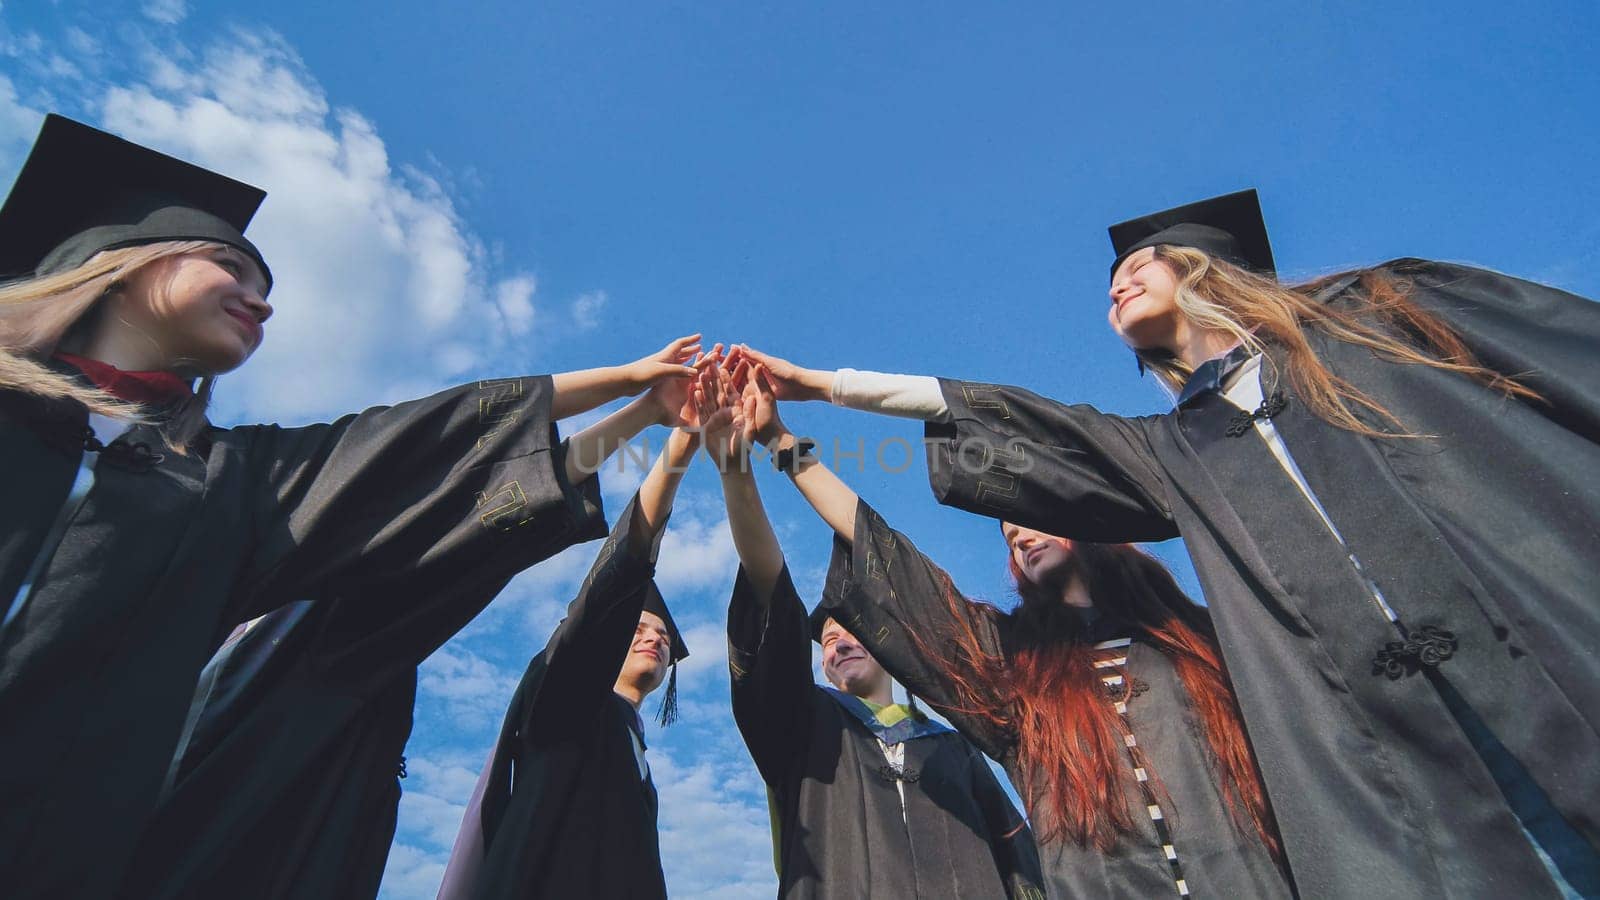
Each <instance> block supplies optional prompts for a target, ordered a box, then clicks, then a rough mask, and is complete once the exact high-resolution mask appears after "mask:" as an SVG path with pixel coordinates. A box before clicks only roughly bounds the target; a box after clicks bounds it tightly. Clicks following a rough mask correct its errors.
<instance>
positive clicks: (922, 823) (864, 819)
mask: <svg viewBox="0 0 1600 900" xmlns="http://www.w3.org/2000/svg"><path fill="white" fill-rule="evenodd" d="M724 380H725V381H726V379H724ZM722 388H723V392H724V394H725V396H723V397H720V398H719V399H720V400H722V401H723V402H724V403H725V404H727V406H726V407H725V408H724V410H723V411H722V412H720V413H713V411H712V410H711V408H710V402H709V400H708V404H707V406H703V407H702V408H701V410H700V418H701V421H702V422H707V423H708V424H707V428H706V441H707V444H708V447H709V448H710V449H711V455H712V458H713V459H714V460H716V461H717V463H718V468H719V469H720V471H721V472H722V490H723V495H724V498H725V500H726V502H727V507H728V522H729V525H730V527H731V529H732V531H733V540H734V546H735V547H736V548H737V549H738V552H739V558H740V568H739V574H738V576H737V579H736V581H735V583H734V588H733V598H732V600H731V601H730V602H729V605H728V669H729V672H730V674H731V678H732V684H733V714H734V719H735V721H736V722H737V723H738V725H739V732H740V734H741V735H743V737H744V741H745V745H746V746H747V747H748V748H749V749H750V755H751V757H752V758H753V759H754V760H755V763H756V768H757V769H758V770H760V772H761V777H762V780H763V781H765V782H766V784H767V791H768V803H769V804H770V805H771V807H772V809H771V812H772V821H773V836H772V837H773V855H774V862H775V864H776V866H777V870H778V896H779V897H782V898H828V897H833V898H841V900H842V898H871V897H879V898H891V897H892V898H963V900H967V898H970V900H977V898H1006V897H1011V898H1042V897H1043V896H1044V893H1043V879H1042V878H1041V875H1040V871H1039V859H1038V855H1037V851H1036V850H1035V848H1034V843H1033V835H1032V834H1031V833H1030V832H1029V830H1028V827H1027V824H1026V823H1025V822H1024V821H1023V819H1022V817H1021V816H1020V815H1019V814H1018V813H1017V811H1016V809H1015V807H1013V806H1012V804H1011V799H1010V798H1009V797H1007V796H1006V793H1005V791H1004V789H1002V788H1001V786H1000V784H999V782H998V781H997V780H996V779H995V776H994V773H993V772H992V771H991V770H990V768H989V765H988V763H987V762H986V761H985V760H984V759H983V756H982V754H980V753H979V752H978V751H977V750H976V749H975V748H974V747H973V746H972V744H970V743H968V742H967V740H966V739H965V738H963V737H961V735H959V734H957V733H956V732H955V731H953V730H951V729H950V728H948V727H946V726H944V725H942V724H939V723H937V722H934V721H932V720H930V719H928V718H927V717H926V716H925V715H923V714H922V713H921V711H919V710H917V709H916V708H915V706H914V705H910V706H908V705H904V704H895V703H893V702H892V700H893V698H892V696H891V693H890V690H891V686H892V682H891V681H890V679H889V674H888V673H887V672H886V671H884V669H883V667H882V666H880V665H879V664H878V663H877V661H876V660H874V659H873V658H872V655H871V654H870V653H868V652H867V650H866V648H865V646H864V642H863V641H862V640H861V639H858V637H857V635H856V634H852V633H851V632H850V631H848V630H846V629H845V628H843V627H842V626H841V625H840V624H839V623H838V622H837V621H834V620H833V619H832V618H830V617H829V615H828V613H827V612H826V611H824V610H822V609H821V608H820V607H819V609H818V612H817V614H816V615H814V616H812V617H811V618H810V620H809V621H808V618H807V616H806V610H805V606H804V604H803V603H802V602H801V600H800V597H799V595H798V594H797V593H796V592H795V588H794V583H793V581H791V580H790V577H789V570H788V566H787V565H786V564H785V562H784V557H783V551H782V549H781V548H780V547H779V546H778V540H777V536H776V535H775V534H774V533H773V531H772V526H771V523H770V522H769V521H768V520H767V517H766V512H765V510H764V509H763V508H762V505H761V497H760V494H759V493H758V491H757V489H756V483H755V478H754V477H753V475H752V474H751V471H750V466H749V463H750V458H749V452H748V444H747V437H746V435H745V433H744V431H743V420H742V418H741V419H740V420H739V421H735V420H734V415H733V407H732V405H733V404H735V403H737V402H738V396H737V392H736V391H735V390H734V389H733V388H732V387H731V384H724V385H723V386H722ZM696 392H697V393H701V388H699V387H697V388H696ZM753 433H754V432H753V431H752V432H751V435H753ZM787 462H788V463H792V462H793V460H792V459H790V460H787ZM812 640H815V641H817V642H818V643H819V644H821V646H822V648H823V650H822V660H823V663H822V665H823V674H824V675H825V676H827V677H828V679H829V680H830V681H831V682H832V684H833V687H823V686H820V685H817V684H815V683H813V682H812V680H811V641H812Z"/></svg>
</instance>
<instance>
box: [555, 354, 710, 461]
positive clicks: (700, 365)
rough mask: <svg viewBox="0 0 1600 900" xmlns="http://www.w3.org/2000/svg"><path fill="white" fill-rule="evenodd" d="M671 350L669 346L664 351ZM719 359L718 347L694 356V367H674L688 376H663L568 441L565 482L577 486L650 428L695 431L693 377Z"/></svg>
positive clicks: (696, 423) (691, 452)
mask: <svg viewBox="0 0 1600 900" xmlns="http://www.w3.org/2000/svg"><path fill="white" fill-rule="evenodd" d="M680 340H684V339H681V338H680ZM671 349H672V348H671V346H669V347H668V348H667V351H663V352H668V351H670V350H671ZM721 358H722V345H721V344H718V345H716V346H715V347H713V348H711V352H710V353H706V354H703V355H697V356H696V357H695V359H694V363H693V365H690V366H688V367H682V366H678V367H676V368H681V369H683V371H685V372H687V373H689V374H688V377H679V376H678V375H676V374H670V375H667V376H664V377H662V378H661V379H660V380H659V381H657V382H656V383H655V385H654V386H653V387H651V388H650V390H649V391H647V392H645V394H644V396H642V397H640V398H638V399H637V400H634V401H633V402H632V403H629V404H628V405H627V406H624V407H623V408H622V409H619V410H617V411H616V412H614V413H612V414H611V415H609V416H606V417H605V418H604V419H601V420H600V421H598V422H596V423H594V424H593V425H590V426H589V427H588V428H585V429H583V430H582V431H580V432H578V433H577V434H575V435H573V436H572V437H571V438H569V439H568V440H567V457H566V466H567V478H568V480H570V481H572V482H573V483H574V484H576V483H578V482H580V481H582V480H583V479H585V478H588V477H589V476H590V475H593V474H594V473H596V472H599V471H600V470H601V469H602V468H604V467H605V464H606V460H608V459H610V458H611V455H612V454H614V453H616V452H617V450H619V449H620V448H622V447H623V446H624V445H626V444H627V443H628V441H631V440H633V438H634V437H635V436H636V435H638V433H639V432H641V431H643V430H644V429H646V428H648V427H650V426H651V425H666V426H669V427H679V426H688V427H689V428H691V429H696V430H697V429H698V427H699V422H698V420H697V419H696V414H695V407H694V401H693V398H691V397H690V395H689V391H690V389H691V388H692V387H693V386H694V381H695V377H696V376H698V375H699V373H701V372H703V371H705V370H706V369H707V368H709V367H712V366H715V365H716V364H717V363H718V362H719V361H720V360H721ZM558 377H559V376H558ZM687 437H691V438H692V437H694V436H692V435H691V436H687ZM693 452H694V451H693V448H690V455H691V456H692V455H693ZM680 474H681V473H680Z"/></svg>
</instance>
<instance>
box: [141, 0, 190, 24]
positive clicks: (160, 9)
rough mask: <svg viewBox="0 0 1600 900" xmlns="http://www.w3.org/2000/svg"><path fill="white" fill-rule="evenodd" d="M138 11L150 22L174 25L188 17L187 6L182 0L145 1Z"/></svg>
mask: <svg viewBox="0 0 1600 900" xmlns="http://www.w3.org/2000/svg"><path fill="white" fill-rule="evenodd" d="M140 11H141V12H143V13H144V14H145V17H146V18H149V19H151V20H152V21H155V22H160V23H161V24H163V25H176V24H178V23H179V22H182V21H183V20H184V17H185V16H187V15H189V5H188V4H187V3H185V2H184V0H145V2H144V6H143V7H141V8H140Z"/></svg>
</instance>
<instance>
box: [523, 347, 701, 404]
mask: <svg viewBox="0 0 1600 900" xmlns="http://www.w3.org/2000/svg"><path fill="white" fill-rule="evenodd" d="M699 352H700V335H698V334H690V335H685V336H684V337H681V338H678V339H677V340H675V341H673V342H672V343H670V344H668V345H667V346H665V347H663V348H661V349H660V350H659V351H657V352H655V353H652V354H650V355H649V356H646V357H644V358H642V359H637V360H634V361H633V362H631V363H628V364H626V365H621V366H602V367H600V368H597V369H580V370H578V371H575V372H562V373H561V374H559V375H555V376H552V380H553V382H554V387H555V393H554V396H553V397H552V399H551V403H550V417H551V418H553V419H565V418H567V417H568V416H575V415H578V414H579V413H586V412H588V411H589V410H591V409H594V408H595V407H597V406H604V405H605V404H607V403H610V402H611V401H613V400H616V399H618V398H619V397H631V396H633V395H634V394H637V393H639V392H640V391H643V390H645V389H647V388H650V387H654V386H655V385H656V384H658V383H660V382H662V381H664V380H668V379H688V378H691V377H693V376H694V370H693V369H691V368H690V367H689V363H690V361H691V360H693V359H695V355H696V354H697V353H699Z"/></svg>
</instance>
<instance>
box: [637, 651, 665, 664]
mask: <svg viewBox="0 0 1600 900" xmlns="http://www.w3.org/2000/svg"><path fill="white" fill-rule="evenodd" d="M633 652H635V653H639V654H643V655H648V656H649V657H650V658H651V659H653V660H656V661H657V662H660V661H661V651H660V650H657V649H656V648H654V647H640V648H639V649H638V650H635V651H633Z"/></svg>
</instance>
